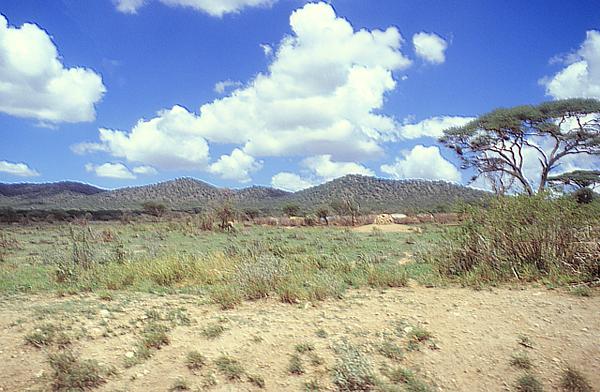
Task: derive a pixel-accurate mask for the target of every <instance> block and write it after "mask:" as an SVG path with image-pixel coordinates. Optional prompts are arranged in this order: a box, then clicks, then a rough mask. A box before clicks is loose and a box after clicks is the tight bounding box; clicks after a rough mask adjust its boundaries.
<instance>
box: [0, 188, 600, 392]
mask: <svg viewBox="0 0 600 392" xmlns="http://www.w3.org/2000/svg"><path fill="white" fill-rule="evenodd" d="M495 203H496V204H495V205H494V203H492V205H491V206H489V207H488V208H487V209H485V218H484V219H483V215H482V214H483V212H481V211H483V210H481V211H475V210H472V211H470V212H465V213H464V214H463V215H462V216H463V218H462V219H461V222H459V223H452V224H444V223H435V222H429V223H420V224H417V223H415V224H395V223H389V222H387V223H388V224H384V225H377V224H371V225H367V226H356V227H354V226H347V227H338V226H332V225H331V226H330V225H326V224H324V223H320V224H317V225H316V226H305V225H297V226H295V227H287V226H286V227H284V226H279V225H276V226H268V225H260V224H257V223H252V222H246V223H245V224H242V223H236V224H235V226H234V228H233V229H232V228H228V230H218V229H216V228H213V227H206V224H205V223H203V221H201V218H197V217H193V216H192V217H185V218H178V219H167V218H163V219H138V220H137V221H121V222H119V221H116V222H109V223H106V222H87V221H85V220H78V221H75V222H71V223H45V222H37V223H29V224H14V225H9V224H7V225H4V226H2V228H1V235H0V260H1V262H0V304H1V306H0V314H1V317H0V331H1V333H0V363H2V369H3V371H2V375H1V376H0V390H3V391H75V390H97V391H149V390H152V391H154V390H156V391H187V390H190V391H205V390H207V391H209V390H210V391H258V390H268V391H337V390H339V391H369V390H374V391H512V390H515V391H541V390H557V391H592V390H594V389H593V388H594V387H595V386H598V385H600V340H599V337H600V296H599V295H598V289H597V288H596V287H595V286H594V285H595V284H597V279H598V271H597V269H598V257H600V252H599V249H598V247H597V246H598V244H599V243H598V242H597V235H598V221H597V208H598V206H597V205H592V206H586V207H585V208H584V207H579V206H577V205H575V204H574V203H572V202H571V201H563V200H551V201H543V200H542V201H540V200H534V201H531V198H512V199H511V200H509V201H497V202H495ZM528 203H535V205H534V204H528ZM482 219H483V220H482ZM520 219H522V220H523V221H520ZM575 229H576V230H575ZM499 233H503V234H502V235H500V234H499ZM506 233H509V234H506ZM510 233H513V234H514V236H517V234H518V236H519V237H518V241H516V242H511V241H513V240H514V238H512V237H511V234H510ZM582 233H583V234H582ZM570 235H571V236H573V237H572V238H571V237H569V236H570ZM563 240H564V241H565V242H564V243H562V242H561V241H563ZM486 247H487V248H486ZM503 247H504V248H503ZM509 247H511V248H510V249H512V250H513V251H512V252H505V253H502V252H503V251H504V250H506V249H509ZM561 252H563V253H561ZM508 253H510V255H509V256H510V257H508V256H507V257H504V256H503V254H504V255H506V254H508Z"/></svg>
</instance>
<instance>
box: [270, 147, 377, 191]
mask: <svg viewBox="0 0 600 392" xmlns="http://www.w3.org/2000/svg"><path fill="white" fill-rule="evenodd" d="M300 166H301V167H302V172H303V176H301V175H299V174H295V173H290V172H281V173H278V174H276V175H274V176H273V178H272V179H271V185H273V186H274V187H276V188H280V189H284V190H287V191H293V192H295V191H297V190H300V189H305V188H308V187H311V186H314V185H318V184H322V183H324V182H326V181H331V180H333V179H335V178H339V177H343V176H345V175H347V174H361V175H364V176H374V175H375V173H374V172H373V171H372V170H371V169H369V168H366V167H365V166H363V165H361V164H358V163H356V162H335V161H332V160H331V155H329V154H326V155H316V156H312V157H308V158H305V159H303V160H302V162H300Z"/></svg>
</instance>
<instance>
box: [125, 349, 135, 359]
mask: <svg viewBox="0 0 600 392" xmlns="http://www.w3.org/2000/svg"><path fill="white" fill-rule="evenodd" d="M134 356H135V353H134V352H133V351H127V352H126V353H125V357H126V358H133V357H134Z"/></svg>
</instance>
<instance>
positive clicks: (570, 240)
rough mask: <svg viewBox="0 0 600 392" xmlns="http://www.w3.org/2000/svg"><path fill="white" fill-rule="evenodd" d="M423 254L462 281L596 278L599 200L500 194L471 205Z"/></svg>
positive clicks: (598, 270) (599, 252)
mask: <svg viewBox="0 0 600 392" xmlns="http://www.w3.org/2000/svg"><path fill="white" fill-rule="evenodd" d="M424 258H425V259H426V260H427V261H428V262H431V263H433V264H434V265H435V266H436V268H437V269H438V271H439V272H440V273H441V274H442V275H444V276H449V277H456V278H460V279H461V280H462V281H463V282H465V283H468V284H480V283H495V282H508V281H533V280H547V281H551V282H555V283H561V282H562V283H569V282H589V283H591V282H597V281H598V280H599V279H600V203H591V204H577V203H576V202H575V201H574V200H573V199H571V198H569V197H562V198H552V197H549V196H548V195H546V194H540V195H536V196H529V197H527V196H517V197H500V198H497V199H495V200H494V201H493V202H492V203H491V204H490V206H489V208H486V209H483V208H471V209H468V210H467V211H466V212H465V222H464V224H463V225H462V226H460V227H459V228H458V229H457V230H452V231H450V232H449V233H448V235H447V238H446V241H444V242H442V243H441V245H440V246H439V247H438V248H436V249H434V250H432V251H430V252H425V254H424Z"/></svg>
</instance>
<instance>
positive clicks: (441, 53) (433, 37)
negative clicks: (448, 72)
mask: <svg viewBox="0 0 600 392" xmlns="http://www.w3.org/2000/svg"><path fill="white" fill-rule="evenodd" d="M412 42H413V45H414V47H415V53H416V54H417V56H419V57H421V58H422V59H423V60H425V61H427V62H430V63H433V64H442V63H443V62H444V61H446V49H447V48H448V43H447V42H446V40H445V39H443V38H442V37H440V36H439V35H437V34H435V33H426V32H424V31H423V32H420V33H417V34H415V35H413V38H412Z"/></svg>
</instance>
